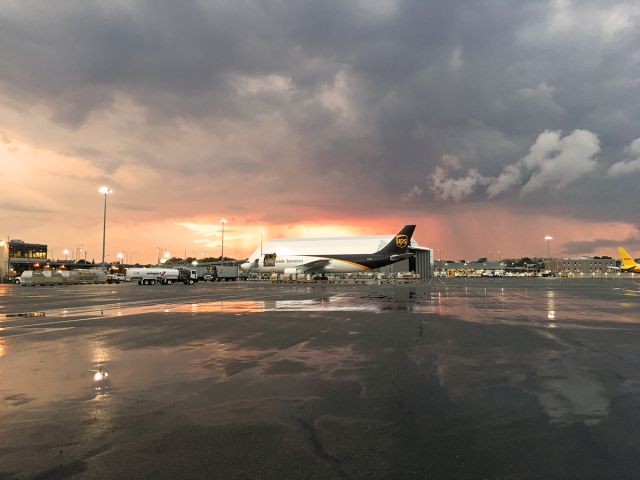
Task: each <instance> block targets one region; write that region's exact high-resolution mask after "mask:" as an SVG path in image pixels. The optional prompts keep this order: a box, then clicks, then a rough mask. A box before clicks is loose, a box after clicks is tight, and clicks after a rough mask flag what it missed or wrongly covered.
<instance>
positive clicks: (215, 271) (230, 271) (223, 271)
mask: <svg viewBox="0 0 640 480" xmlns="http://www.w3.org/2000/svg"><path fill="white" fill-rule="evenodd" d="M239 275H240V269H239V268H238V267H237V266H235V265H214V266H212V267H211V270H210V271H208V272H207V273H206V274H205V276H204V279H205V280H206V281H209V282H223V281H225V282H227V281H236V280H237V279H238V276H239Z"/></svg>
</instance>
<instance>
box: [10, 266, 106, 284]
mask: <svg viewBox="0 0 640 480" xmlns="http://www.w3.org/2000/svg"><path fill="white" fill-rule="evenodd" d="M17 278H18V277H16V279H17ZM107 281H108V280H107V275H106V274H105V273H104V271H102V270H101V269H85V268H81V269H78V270H71V271H69V270H26V271H24V272H22V275H21V276H20V277H19V283H20V284H22V285H23V286H27V285H30V286H36V285H40V286H43V285H78V284H88V283H107Z"/></svg>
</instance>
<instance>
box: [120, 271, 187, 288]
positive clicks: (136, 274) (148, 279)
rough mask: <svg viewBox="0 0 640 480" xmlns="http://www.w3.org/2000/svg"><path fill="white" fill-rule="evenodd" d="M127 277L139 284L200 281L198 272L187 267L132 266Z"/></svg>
mask: <svg viewBox="0 0 640 480" xmlns="http://www.w3.org/2000/svg"><path fill="white" fill-rule="evenodd" d="M127 278H128V279H130V281H132V282H136V281H137V282H138V285H156V284H160V285H171V284H173V283H178V282H180V283H184V284H185V285H193V284H194V283H196V282H197V281H198V272H197V271H196V270H188V269H186V268H153V267H152V268H130V269H128V270H127Z"/></svg>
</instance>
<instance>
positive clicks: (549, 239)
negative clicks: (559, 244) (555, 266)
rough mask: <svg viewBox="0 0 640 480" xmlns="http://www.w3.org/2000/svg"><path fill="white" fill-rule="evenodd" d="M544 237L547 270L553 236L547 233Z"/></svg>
mask: <svg viewBox="0 0 640 480" xmlns="http://www.w3.org/2000/svg"><path fill="white" fill-rule="evenodd" d="M544 239H545V240H546V241H547V262H549V263H548V264H547V270H551V240H553V237H552V236H551V235H547V236H545V237H544Z"/></svg>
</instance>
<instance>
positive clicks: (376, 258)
mask: <svg viewBox="0 0 640 480" xmlns="http://www.w3.org/2000/svg"><path fill="white" fill-rule="evenodd" d="M414 229H415V225H405V226H404V227H403V228H402V230H400V232H398V233H397V234H396V235H394V236H391V237H390V238H389V237H386V238H385V237H383V238H384V241H381V239H380V238H378V237H335V238H305V239H280V240H274V241H272V242H267V244H265V245H262V244H261V245H260V248H259V249H256V250H255V251H254V252H253V254H251V255H250V256H249V258H248V260H247V262H246V263H244V264H242V266H241V268H242V269H243V270H245V271H252V272H257V273H278V274H281V273H284V274H285V275H290V274H299V273H304V274H314V273H354V272H363V271H367V270H372V269H375V268H380V267H384V266H386V265H390V264H392V263H395V262H399V261H400V260H403V259H405V258H410V257H413V254H412V253H410V252H408V251H407V250H408V248H409V246H410V245H411V236H412V234H413V231H414ZM263 247H264V248H263ZM374 248H375V250H374ZM369 249H371V250H369ZM367 250H369V251H370V252H371V251H372V250H373V252H372V253H360V252H362V251H365V252H366V251H367Z"/></svg>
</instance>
